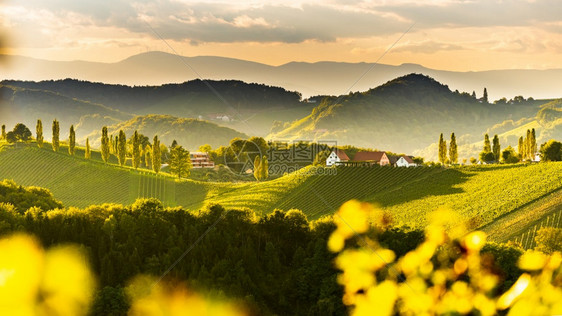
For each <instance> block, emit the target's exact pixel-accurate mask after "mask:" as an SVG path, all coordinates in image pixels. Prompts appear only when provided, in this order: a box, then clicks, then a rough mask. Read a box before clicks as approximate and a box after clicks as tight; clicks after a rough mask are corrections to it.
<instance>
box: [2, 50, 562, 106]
mask: <svg viewBox="0 0 562 316" xmlns="http://www.w3.org/2000/svg"><path fill="white" fill-rule="evenodd" d="M4 57H5V58H4V60H7V61H9V63H7V65H8V67H6V68H5V69H3V71H2V79H19V80H51V79H64V78H76V79H81V80H88V81H96V82H107V83H114V84H127V85H141V86H144V85H160V84H165V83H170V82H184V81H188V80H193V79H197V78H199V76H200V78H205V79H212V80H224V79H237V80H242V81H246V82H258V83H263V84H267V85H272V86H279V87H283V88H285V89H288V90H296V91H299V92H301V93H302V94H303V95H304V96H305V97H309V96H314V95H339V94H347V93H348V90H349V89H351V90H352V91H365V90H367V89H370V88H372V87H375V86H378V85H380V84H383V83H384V82H386V81H388V80H391V79H393V78H396V77H399V76H404V75H406V74H409V73H412V72H418V73H419V72H421V73H424V74H427V75H429V76H431V77H433V78H435V79H437V80H439V81H441V82H447V83H448V84H449V85H450V86H451V88H452V89H453V90H455V89H458V90H460V91H469V92H471V91H473V90H474V91H477V92H478V94H479V96H480V94H481V93H482V90H483V89H484V87H487V88H488V93H489V94H490V98H491V100H496V99H499V98H501V97H507V98H508V99H509V98H511V97H513V96H516V95H524V96H533V97H535V98H553V97H559V94H560V85H559V84H558V79H559V78H560V77H561V76H562V69H548V70H531V69H509V70H490V71H474V72H454V71H444V70H438V69H430V68H426V67H423V66H420V65H416V64H402V65H398V66H394V65H384V64H374V63H345V62H330V61H321V62H315V63H308V62H290V63H287V64H283V65H279V66H271V65H266V64H261V63H256V62H251V61H246V60H239V59H233V58H224V57H217V56H194V57H185V56H182V57H178V56H175V55H172V54H169V53H165V52H157V51H153V52H146V53H141V54H138V55H134V56H130V57H128V58H126V59H124V60H121V61H118V62H114V63H99V62H86V61H49V60H40V59H33V58H28V57H23V56H8V55H4ZM184 63H185V64H187V65H189V66H190V67H187V66H186V65H185V64H184ZM194 70H195V71H196V72H197V73H195V72H194ZM198 75H199V76H198ZM359 78H362V79H361V80H360V81H357V79H359Z"/></svg>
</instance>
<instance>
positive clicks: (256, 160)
mask: <svg viewBox="0 0 562 316" xmlns="http://www.w3.org/2000/svg"><path fill="white" fill-rule="evenodd" d="M260 162H261V157H260V155H257V156H256V157H255V158H254V178H256V180H258V181H260V180H261V170H260Z"/></svg>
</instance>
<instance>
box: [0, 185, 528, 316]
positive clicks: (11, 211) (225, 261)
mask: <svg viewBox="0 0 562 316" xmlns="http://www.w3.org/2000/svg"><path fill="white" fill-rule="evenodd" d="M6 192H7V193H6ZM14 192H16V193H17V192H20V193H18V194H19V196H20V198H12V199H11V200H9V201H7V202H8V203H9V204H7V203H0V236H4V235H7V234H11V233H13V232H27V233H30V234H33V235H35V236H36V237H37V238H38V239H39V240H40V241H41V242H42V243H43V246H44V247H51V246H54V245H57V244H61V243H76V244H79V245H81V247H82V248H83V249H85V250H86V252H87V253H88V254H89V261H90V266H91V267H92V269H93V270H94V272H95V274H96V275H97V276H98V283H99V287H98V288H99V289H98V292H97V295H96V299H95V303H94V306H93V310H92V314H93V315H109V314H112V315H125V314H126V313H127V309H128V308H129V300H128V298H127V297H126V295H125V291H124V288H125V287H126V286H127V284H128V283H127V282H128V281H129V280H130V279H131V278H132V277H133V276H135V275H138V274H139V273H146V274H152V275H155V276H160V275H162V274H163V273H164V272H165V271H167V269H168V268H169V267H171V266H172V264H174V262H176V260H177V259H178V258H180V257H182V254H183V253H184V251H185V250H186V249H189V248H190V246H191V245H195V246H194V247H193V248H192V249H191V251H190V252H189V254H188V255H187V256H185V257H183V259H182V260H180V261H179V262H178V263H177V265H175V266H173V269H171V270H170V271H169V273H168V274H167V276H166V279H167V280H176V281H178V282H187V283H188V285H189V286H190V287H192V288H194V289H196V290H198V291H206V292H210V294H214V295H219V296H227V297H230V298H235V299H239V300H241V301H242V302H243V303H244V304H245V305H247V306H249V307H250V308H251V309H252V310H253V314H256V315H342V314H345V313H346V308H345V306H344V304H343V303H342V296H343V288H342V287H341V285H339V284H338V281H337V270H336V269H335V267H334V264H333V260H334V258H335V254H334V253H332V252H330V251H329V250H328V249H327V246H326V245H327V243H328V239H329V236H330V234H332V232H333V231H334V230H335V227H336V225H335V223H334V220H333V219H332V218H331V217H325V218H322V219H319V220H316V221H308V219H307V218H306V215H305V214H303V213H302V212H301V211H298V210H290V211H280V210H275V211H273V212H272V213H269V214H264V215H262V216H257V214H255V213H254V212H253V211H251V210H249V209H228V210H227V209H225V208H223V207H222V206H220V205H210V206H208V207H206V208H204V209H201V210H196V211H189V210H186V209H183V208H181V207H175V208H164V207H163V206H162V204H161V203H160V201H158V200H156V199H139V200H137V201H136V202H135V203H133V204H132V205H128V206H123V205H116V204H104V205H92V206H90V207H87V208H85V209H77V208H62V207H61V206H60V204H59V203H58V202H57V201H56V200H54V198H53V197H52V195H51V194H50V192H49V191H48V190H45V189H42V190H40V191H38V190H36V189H31V188H24V187H21V186H17V185H16V184H14V183H12V182H4V183H3V182H0V197H3V196H7V195H9V194H13V193H14ZM12 196H14V195H12ZM0 202H2V201H0ZM215 223H216V224H215ZM212 225H214V226H212ZM209 227H214V228H212V229H210V230H209ZM206 231H208V233H207V234H206V235H205V237H204V238H202V239H201V240H200V241H199V243H196V242H197V241H198V240H199V237H200V236H202V235H203V233H204V232H206ZM423 236H424V233H423V232H422V231H417V230H413V231H411V230H406V229H402V228H397V227H394V228H392V227H391V226H389V227H388V228H387V229H386V230H384V231H380V232H377V236H376V239H377V240H378V242H379V243H380V245H381V246H382V247H385V248H388V249H391V250H392V251H394V252H395V254H396V255H397V256H398V257H400V256H403V255H404V254H406V253H407V252H409V251H411V250H413V249H415V248H416V247H417V246H418V245H419V244H420V242H421V241H422V240H423ZM371 237H374V236H371ZM347 244H348V245H350V246H358V245H362V241H361V240H359V239H351V240H349V241H348V242H347ZM484 252H488V253H491V254H493V255H494V256H495V257H496V258H497V259H498V260H499V261H497V264H498V268H499V267H501V268H502V269H503V274H502V283H501V284H502V285H501V286H502V287H505V288H509V287H510V286H511V284H513V282H514V281H515V280H516V278H517V277H518V275H519V274H520V271H519V270H518V269H517V267H516V262H517V259H518V257H519V256H520V255H521V251H520V250H518V249H516V248H513V247H508V246H501V245H489V246H487V249H486V250H485V251H484ZM500 290H501V289H500ZM504 290H505V289H504Z"/></svg>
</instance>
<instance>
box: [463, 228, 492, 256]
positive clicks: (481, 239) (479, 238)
mask: <svg viewBox="0 0 562 316" xmlns="http://www.w3.org/2000/svg"><path fill="white" fill-rule="evenodd" d="M462 243H463V246H464V247H465V248H466V249H467V250H468V251H471V252H478V251H480V249H482V247H483V246H484V245H485V244H486V233H484V232H481V231H475V232H472V233H470V234H468V235H466V236H465V237H464V238H463V242H462Z"/></svg>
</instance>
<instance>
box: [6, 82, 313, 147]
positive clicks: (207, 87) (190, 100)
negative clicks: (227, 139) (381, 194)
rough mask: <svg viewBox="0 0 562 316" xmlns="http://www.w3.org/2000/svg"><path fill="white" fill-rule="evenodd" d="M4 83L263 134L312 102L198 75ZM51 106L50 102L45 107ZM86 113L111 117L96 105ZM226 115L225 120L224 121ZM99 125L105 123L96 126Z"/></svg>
mask: <svg viewBox="0 0 562 316" xmlns="http://www.w3.org/2000/svg"><path fill="white" fill-rule="evenodd" d="M2 84H4V85H7V86H10V87H17V88H19V89H20V90H23V91H29V90H30V89H31V90H33V91H36V90H40V91H50V92H52V93H55V94H57V95H61V96H66V97H69V98H72V99H75V100H86V101H85V102H91V103H95V104H100V105H101V104H103V105H105V106H106V107H109V108H111V109H116V110H118V111H122V112H125V113H131V114H134V115H147V114H167V115H173V116H176V117H187V118H199V119H204V120H210V121H214V122H216V123H218V124H221V125H223V126H227V127H230V128H234V129H237V130H240V131H243V132H245V133H248V134H252V135H260V136H264V135H266V134H267V133H268V132H269V130H270V128H271V126H272V124H273V121H274V120H287V121H290V120H294V119H296V118H300V117H303V116H304V115H306V113H308V112H310V110H311V109H312V106H311V105H309V104H307V103H302V102H301V101H300V99H301V95H300V94H299V93H297V92H292V91H287V90H285V89H283V88H279V87H271V86H266V85H263V84H253V83H245V82H242V81H236V80H222V81H213V80H208V81H202V80H199V79H197V80H192V81H188V82H184V83H181V84H164V85H161V86H134V87H133V86H125V85H112V84H104V83H98V82H88V81H79V80H73V79H65V80H49V81H41V82H33V81H13V80H5V81H3V82H2ZM20 103H21V102H20ZM40 105H41V104H37V102H34V103H30V104H28V105H27V106H28V107H30V108H36V109H39V108H41V106H40ZM48 105H49V103H48V102H47V106H45V107H48ZM60 109H61V108H59V110H60ZM61 112H62V111H61ZM85 114H90V115H95V114H97V115H100V116H101V117H105V116H107V114H106V113H105V112H102V111H99V110H98V111H96V109H95V108H92V109H91V111H90V112H89V113H85ZM224 116H226V118H224V119H223V117H224ZM113 117H115V116H113ZM117 118H119V119H123V117H117ZM77 122H78V119H76V118H74V121H72V123H74V124H76V123H77ZM72 123H69V124H72ZM100 128H101V125H100V126H98V127H97V128H95V129H96V130H97V129H100ZM91 131H92V130H90V132H91Z"/></svg>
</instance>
